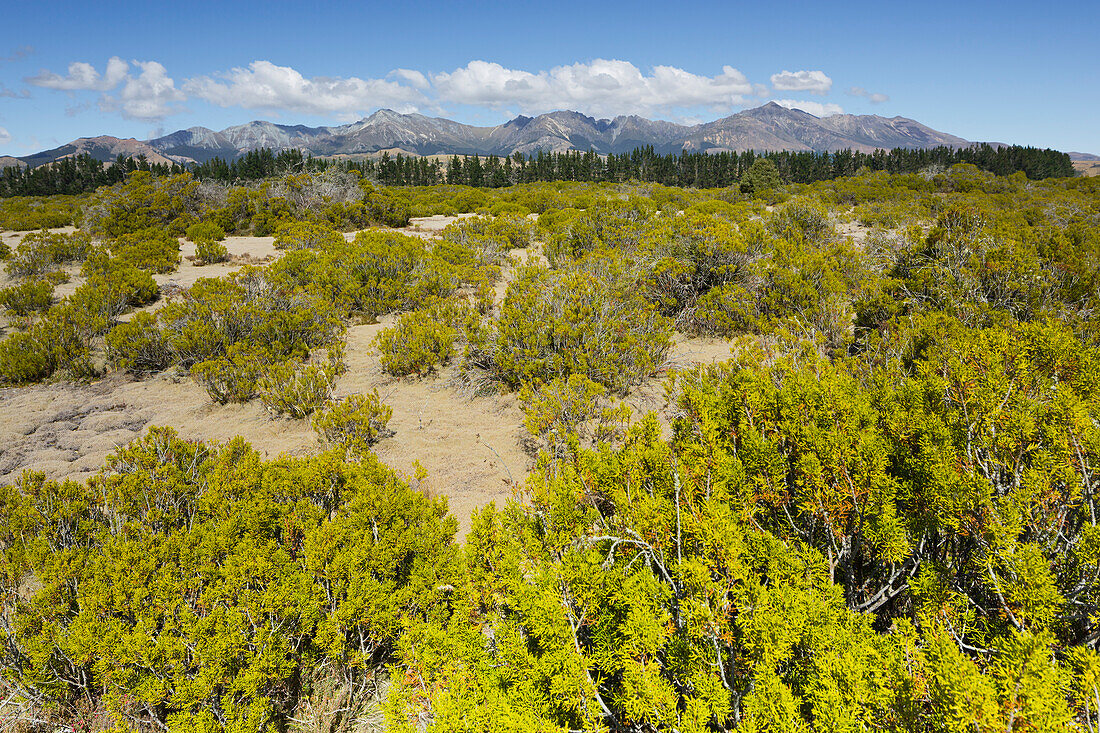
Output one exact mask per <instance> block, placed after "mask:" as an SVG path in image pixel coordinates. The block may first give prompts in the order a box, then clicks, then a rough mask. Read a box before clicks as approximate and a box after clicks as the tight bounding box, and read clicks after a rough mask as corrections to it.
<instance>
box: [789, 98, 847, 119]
mask: <svg viewBox="0 0 1100 733" xmlns="http://www.w3.org/2000/svg"><path fill="white" fill-rule="evenodd" d="M775 103H776V104H778V105H779V106H780V107H786V108H787V109H800V110H802V111H803V112H809V113H810V114H812V115H813V116H814V117H829V116H831V115H840V114H844V108H843V107H841V106H840V105H839V104H833V103H832V102H827V103H822V102H803V101H801V100H798V99H777V100H775Z"/></svg>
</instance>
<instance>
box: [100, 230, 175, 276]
mask: <svg viewBox="0 0 1100 733" xmlns="http://www.w3.org/2000/svg"><path fill="white" fill-rule="evenodd" d="M111 254H113V255H114V256H116V257H118V258H120V259H122V260H125V261H126V262H128V263H130V264H131V265H133V266H134V267H137V268H139V269H142V270H148V271H149V272H155V273H158V274H164V273H168V272H173V271H175V269H176V268H177V267H179V264H180V243H179V239H177V238H176V237H175V235H173V234H172V233H171V232H169V231H167V230H164V229H146V230H144V231H140V232H137V233H134V234H123V235H122V236H120V237H118V238H117V239H116V240H115V241H114V242H113V243H112V244H111Z"/></svg>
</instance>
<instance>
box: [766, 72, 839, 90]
mask: <svg viewBox="0 0 1100 733" xmlns="http://www.w3.org/2000/svg"><path fill="white" fill-rule="evenodd" d="M771 79H772V86H773V87H775V88H776V89H778V90H780V91H784V92H809V93H810V94H827V93H828V92H829V90H830V89H832V88H833V80H832V79H830V78H829V77H827V76H825V72H824V71H787V70H786V69H784V70H783V71H781V72H779V73H778V74H772V76H771Z"/></svg>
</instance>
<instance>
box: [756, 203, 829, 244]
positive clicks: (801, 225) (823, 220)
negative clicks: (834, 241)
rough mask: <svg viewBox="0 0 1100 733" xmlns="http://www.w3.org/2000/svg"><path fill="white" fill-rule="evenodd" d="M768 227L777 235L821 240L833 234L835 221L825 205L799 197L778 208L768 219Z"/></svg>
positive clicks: (813, 240) (801, 239)
mask: <svg viewBox="0 0 1100 733" xmlns="http://www.w3.org/2000/svg"><path fill="white" fill-rule="evenodd" d="M768 229H770V230H771V231H772V233H774V234H775V235H776V236H777V237H786V238H787V239H795V240H797V241H799V242H802V241H809V242H821V241H824V240H826V239H828V238H829V237H830V236H832V234H833V223H832V221H831V220H830V219H829V211H828V209H826V208H825V207H824V206H822V205H821V204H819V203H817V202H814V201H807V200H805V199H801V198H799V199H795V200H793V201H790V202H788V203H786V204H784V205H783V206H780V207H779V208H778V209H776V211H775V212H774V213H773V214H772V216H771V217H770V218H769V219H768Z"/></svg>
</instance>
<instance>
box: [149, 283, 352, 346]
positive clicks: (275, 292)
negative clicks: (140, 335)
mask: <svg viewBox="0 0 1100 733" xmlns="http://www.w3.org/2000/svg"><path fill="white" fill-rule="evenodd" d="M157 318H158V321H159V322H160V324H161V328H162V330H163V331H164V334H165V341H166V343H167V344H168V345H169V348H170V349H171V350H172V352H173V354H174V355H175V360H176V361H178V362H179V364H180V366H182V367H184V368H190V367H191V366H192V365H194V364H197V363H198V362H200V361H206V360H207V359H214V358H217V357H219V356H223V355H225V354H226V352H227V351H228V349H229V347H230V346H231V345H233V344H235V343H237V342H241V341H249V342H252V343H254V344H257V345H262V346H263V347H264V348H265V349H266V350H268V351H270V352H271V353H272V354H273V355H274V356H276V357H278V358H287V357H294V358H302V357H304V356H305V355H307V354H308V353H309V350H310V349H311V348H314V347H317V346H324V345H327V344H329V343H331V342H332V340H333V339H334V338H336V336H337V334H339V333H340V332H341V331H342V328H343V326H342V324H341V323H340V321H339V318H338V314H337V312H336V310H335V308H334V306H333V305H332V304H331V303H328V302H325V301H323V300H321V299H319V298H316V297H311V296H310V295H308V294H306V293H304V292H301V291H300V290H298V289H297V288H296V287H294V286H293V284H281V283H277V282H275V281H274V279H273V278H272V272H271V271H270V270H267V269H260V268H254V267H245V268H242V269H241V270H240V271H239V272H235V273H232V274H230V275H228V276H226V277H221V278H202V279H200V280H198V281H197V282H196V283H195V284H194V285H192V286H191V287H190V288H189V289H187V290H186V291H185V292H184V293H183V295H182V297H180V298H179V299H177V300H174V301H172V302H170V303H168V304H167V305H165V306H164V307H163V308H161V309H160V310H159V311H158V312H157Z"/></svg>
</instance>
